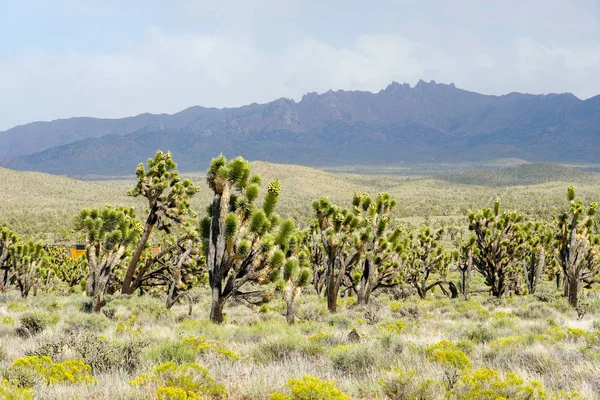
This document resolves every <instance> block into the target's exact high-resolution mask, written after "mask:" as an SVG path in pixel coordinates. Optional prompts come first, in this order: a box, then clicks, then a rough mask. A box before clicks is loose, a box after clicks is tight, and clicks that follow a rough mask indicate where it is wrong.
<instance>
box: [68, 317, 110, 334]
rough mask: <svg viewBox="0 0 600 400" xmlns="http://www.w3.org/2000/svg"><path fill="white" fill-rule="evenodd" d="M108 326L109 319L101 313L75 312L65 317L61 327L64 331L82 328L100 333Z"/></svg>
mask: <svg viewBox="0 0 600 400" xmlns="http://www.w3.org/2000/svg"><path fill="white" fill-rule="evenodd" d="M109 326H110V321H109V320H108V319H107V318H106V317H105V316H104V315H102V314H95V313H94V314H87V313H76V314H71V315H69V316H68V317H67V319H66V320H65V325H64V328H63V329H64V331H65V332H66V333H75V332H78V331H84V330H86V331H90V332H94V333H101V332H103V331H104V330H106V329H107V328H108V327H109Z"/></svg>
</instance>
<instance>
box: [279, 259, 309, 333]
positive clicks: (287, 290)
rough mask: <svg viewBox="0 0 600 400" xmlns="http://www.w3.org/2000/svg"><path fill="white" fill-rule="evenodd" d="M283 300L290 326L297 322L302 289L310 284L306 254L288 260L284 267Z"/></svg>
mask: <svg viewBox="0 0 600 400" xmlns="http://www.w3.org/2000/svg"><path fill="white" fill-rule="evenodd" d="M283 282H284V285H285V286H284V288H283V298H284V300H285V304H286V306H287V312H286V319H287V322H288V324H290V325H292V324H294V322H295V320H296V304H297V302H298V299H299V298H300V295H301V294H302V289H303V288H304V287H305V286H306V285H308V283H309V282H310V264H309V263H308V257H307V256H306V253H305V252H301V253H300V254H299V256H298V257H295V256H292V257H290V258H288V259H287V260H286V262H285V264H284V266H283Z"/></svg>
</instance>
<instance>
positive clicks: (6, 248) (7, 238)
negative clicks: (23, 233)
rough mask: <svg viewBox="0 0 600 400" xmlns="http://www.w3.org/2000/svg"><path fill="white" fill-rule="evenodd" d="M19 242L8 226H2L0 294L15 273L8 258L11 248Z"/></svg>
mask: <svg viewBox="0 0 600 400" xmlns="http://www.w3.org/2000/svg"><path fill="white" fill-rule="evenodd" d="M18 240H19V238H18V236H17V234H16V233H14V232H13V231H11V230H10V229H9V228H8V226H6V225H2V226H0V293H2V292H3V291H4V290H5V289H6V286H8V284H9V283H10V280H11V278H12V276H13V273H14V271H12V270H11V268H10V264H9V262H8V261H9V259H8V256H9V254H10V248H11V247H12V246H13V245H14V244H15V243H17V241H18Z"/></svg>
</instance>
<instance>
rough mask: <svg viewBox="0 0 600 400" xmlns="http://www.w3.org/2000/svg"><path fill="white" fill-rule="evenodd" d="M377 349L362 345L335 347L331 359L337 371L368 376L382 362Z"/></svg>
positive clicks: (331, 352)
mask: <svg viewBox="0 0 600 400" xmlns="http://www.w3.org/2000/svg"><path fill="white" fill-rule="evenodd" d="M378 355H379V353H377V352H376V350H375V349H373V348H370V347H367V346H365V345H361V344H354V345H349V346H348V345H342V346H337V347H334V348H333V349H332V350H331V351H330V352H329V358H330V359H331V362H332V365H333V367H334V368H335V369H337V370H339V371H342V372H345V373H348V374H354V375H361V374H366V373H368V372H369V370H370V369H371V368H373V367H374V366H376V365H377V363H378V362H379V361H381V360H380V359H379V357H378Z"/></svg>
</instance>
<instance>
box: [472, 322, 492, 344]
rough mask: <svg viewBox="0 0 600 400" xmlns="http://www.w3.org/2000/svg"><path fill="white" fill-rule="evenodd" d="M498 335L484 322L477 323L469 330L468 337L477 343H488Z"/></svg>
mask: <svg viewBox="0 0 600 400" xmlns="http://www.w3.org/2000/svg"><path fill="white" fill-rule="evenodd" d="M497 336H498V334H497V332H496V331H494V329H492V328H491V327H490V326H488V325H484V324H477V325H476V326H474V327H473V328H472V329H470V330H469V331H468V332H467V338H468V339H469V340H472V341H473V342H476V343H487V342H489V341H492V340H494V339H496V337H497Z"/></svg>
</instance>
